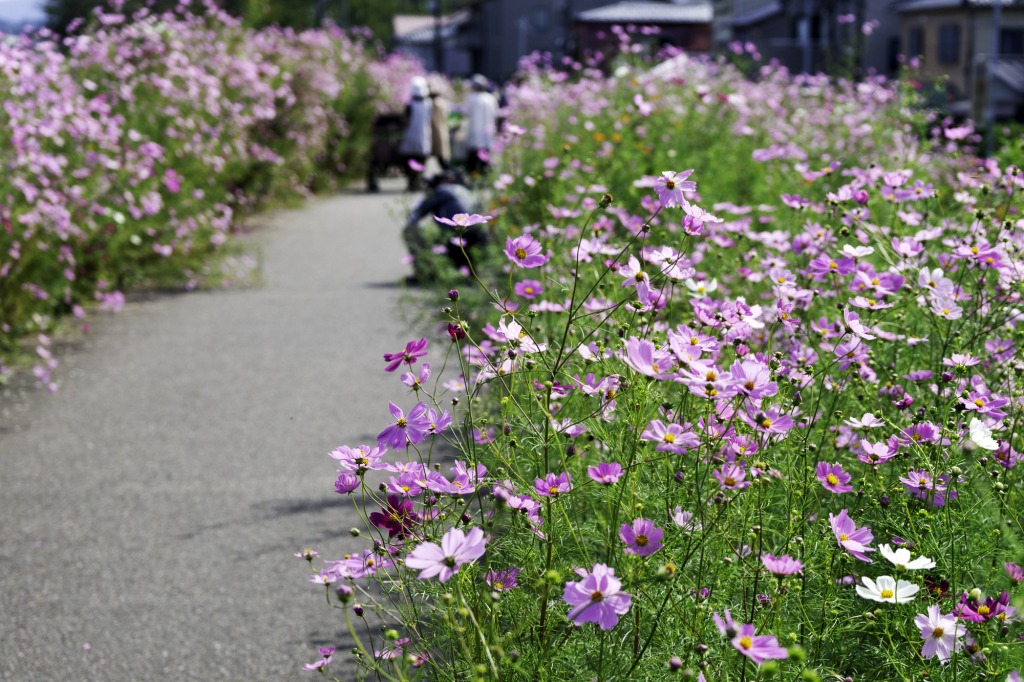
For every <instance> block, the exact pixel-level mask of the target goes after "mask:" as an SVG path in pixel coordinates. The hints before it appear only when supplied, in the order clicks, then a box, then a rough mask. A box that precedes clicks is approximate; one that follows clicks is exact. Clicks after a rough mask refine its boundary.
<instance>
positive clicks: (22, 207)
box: [0, 4, 420, 387]
mask: <svg viewBox="0 0 1024 682" xmlns="http://www.w3.org/2000/svg"><path fill="white" fill-rule="evenodd" d="M419 70H420V66H419V64H418V63H417V62H415V61H411V60H409V59H406V58H402V57H398V56H394V55H381V54H378V53H377V51H376V49H375V48H374V47H373V46H372V45H370V44H369V43H368V41H367V39H366V36H365V35H362V34H360V33H358V32H356V33H355V34H349V33H345V32H343V31H341V30H339V29H337V28H328V29H325V30H308V31H301V32H295V31H293V30H290V29H284V30H283V29H263V30H259V31H255V30H250V29H246V28H243V27H242V26H241V25H240V24H239V23H238V22H237V21H236V20H235V19H233V18H231V17H229V16H228V15H226V14H223V13H221V12H220V11H218V10H217V9H216V8H213V7H212V6H211V7H205V8H203V11H201V12H197V13H193V12H191V11H190V10H189V9H188V7H187V4H186V5H182V6H181V7H179V8H178V10H176V11H175V12H169V13H164V14H152V13H149V12H148V11H146V10H142V11H140V12H138V13H136V14H135V15H134V16H131V17H127V16H124V15H122V14H119V13H116V12H112V11H107V12H103V11H99V12H97V13H96V14H95V16H94V17H93V19H92V20H91V21H90V22H89V24H88V25H87V27H86V28H85V29H84V30H83V31H81V32H80V33H77V34H74V35H72V36H71V37H68V38H66V39H64V41H63V43H62V44H60V43H58V42H57V40H56V38H54V37H53V36H51V35H49V34H47V33H46V32H43V33H41V34H39V35H36V36H22V37H17V38H14V37H11V38H7V39H5V40H4V41H3V42H2V43H0V86H2V87H3V89H4V92H5V93H7V94H6V97H5V101H4V103H3V108H2V111H0V157H2V159H3V164H4V174H3V176H2V177H0V221H2V225H3V229H2V230H0V253H3V254H4V256H3V259H2V260H0V376H3V375H4V374H5V373H6V371H7V368H6V366H5V364H4V363H5V362H7V363H9V362H10V360H11V358H12V357H13V356H14V355H15V354H16V353H17V351H18V350H19V347H20V346H21V345H22V343H23V341H22V340H23V339H25V338H26V336H27V335H31V337H32V338H33V339H36V340H37V341H38V343H37V344H36V354H37V355H38V356H39V362H38V363H37V364H36V368H35V370H36V374H37V376H38V377H39V378H40V379H41V380H43V381H44V382H45V383H47V384H48V385H51V387H52V386H53V378H52V370H53V368H54V366H55V364H54V363H55V362H56V361H55V360H54V359H53V357H52V356H51V354H50V353H49V351H48V348H49V337H48V336H47V334H48V333H49V332H50V330H51V329H52V326H53V321H54V319H55V318H56V317H58V316H61V315H65V314H68V313H71V314H74V315H75V316H76V317H82V316H84V315H85V314H86V310H87V306H88V304H90V303H93V302H96V301H98V302H99V303H100V307H101V308H108V309H116V308H118V307H119V306H120V305H122V303H123V296H122V294H121V291H122V290H124V289H125V288H127V287H130V286H131V285H133V284H137V283H138V282H140V281H144V280H154V279H155V280H158V281H160V282H162V283H167V282H176V283H180V284H183V285H185V286H189V287H191V286H195V285H196V283H197V279H198V278H199V277H200V276H201V274H202V273H203V272H204V268H205V266H204V261H205V259H206V258H207V257H208V256H209V255H210V253H211V252H213V251H214V250H216V249H218V248H220V247H221V246H222V245H223V244H224V243H225V241H226V240H227V239H228V237H229V235H230V233H231V231H232V229H233V226H234V224H235V220H236V217H237V216H239V215H240V214H244V213H247V212H251V211H253V210H256V209H258V208H260V207H262V206H266V205H268V204H272V203H280V202H285V201H289V200H294V199H295V198H299V197H303V196H305V195H307V194H308V192H310V191H315V190H318V189H324V188H327V187H331V186H334V185H336V184H337V183H339V182H343V181H345V180H347V179H350V178H352V177H356V176H359V175H360V174H361V173H362V172H363V170H364V168H365V164H366V160H367V159H366V157H367V154H368V150H369V147H370V144H369V135H370V129H371V124H372V121H373V117H374V115H375V114H376V113H377V112H378V111H380V110H400V109H401V106H402V102H401V99H400V98H401V97H402V96H404V94H405V93H404V88H405V82H406V81H407V80H408V78H409V77H410V75H412V74H414V73H417V72H419Z"/></svg>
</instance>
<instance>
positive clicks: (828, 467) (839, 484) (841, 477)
mask: <svg viewBox="0 0 1024 682" xmlns="http://www.w3.org/2000/svg"><path fill="white" fill-rule="evenodd" d="M816 473H817V474H818V480H819V481H820V482H821V484H822V485H823V486H825V490H828V491H829V492H833V493H848V492H850V491H851V490H853V486H852V485H847V483H849V482H850V474H848V473H846V472H845V471H843V467H842V466H840V465H839V464H830V463H829V462H818V468H817V470H816Z"/></svg>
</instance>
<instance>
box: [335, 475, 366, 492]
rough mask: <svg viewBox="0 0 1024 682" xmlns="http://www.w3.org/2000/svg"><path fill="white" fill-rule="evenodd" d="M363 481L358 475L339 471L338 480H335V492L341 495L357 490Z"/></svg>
mask: <svg viewBox="0 0 1024 682" xmlns="http://www.w3.org/2000/svg"><path fill="white" fill-rule="evenodd" d="M361 482H362V481H360V480H359V477H358V476H355V475H353V474H346V473H345V472H343V471H339V472H338V480H336V481H335V482H334V492H336V493H338V494H339V495H345V494H346V493H350V492H352V491H354V490H356V489H357V488H358V487H359V484H360V483H361Z"/></svg>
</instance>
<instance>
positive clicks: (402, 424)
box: [395, 417, 409, 429]
mask: <svg viewBox="0 0 1024 682" xmlns="http://www.w3.org/2000/svg"><path fill="white" fill-rule="evenodd" d="M408 423H409V422H407V421H405V417H402V418H401V419H399V420H398V421H396V422H395V426H397V427H398V428H400V429H404V428H405V426H406V424H408Z"/></svg>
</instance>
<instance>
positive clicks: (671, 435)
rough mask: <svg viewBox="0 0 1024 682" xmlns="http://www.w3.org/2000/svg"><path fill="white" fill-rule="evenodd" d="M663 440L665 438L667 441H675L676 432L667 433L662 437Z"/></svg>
mask: <svg viewBox="0 0 1024 682" xmlns="http://www.w3.org/2000/svg"><path fill="white" fill-rule="evenodd" d="M662 440H664V441H665V442H666V443H675V442H676V435H675V434H674V433H666V434H665V437H664V438H662Z"/></svg>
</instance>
